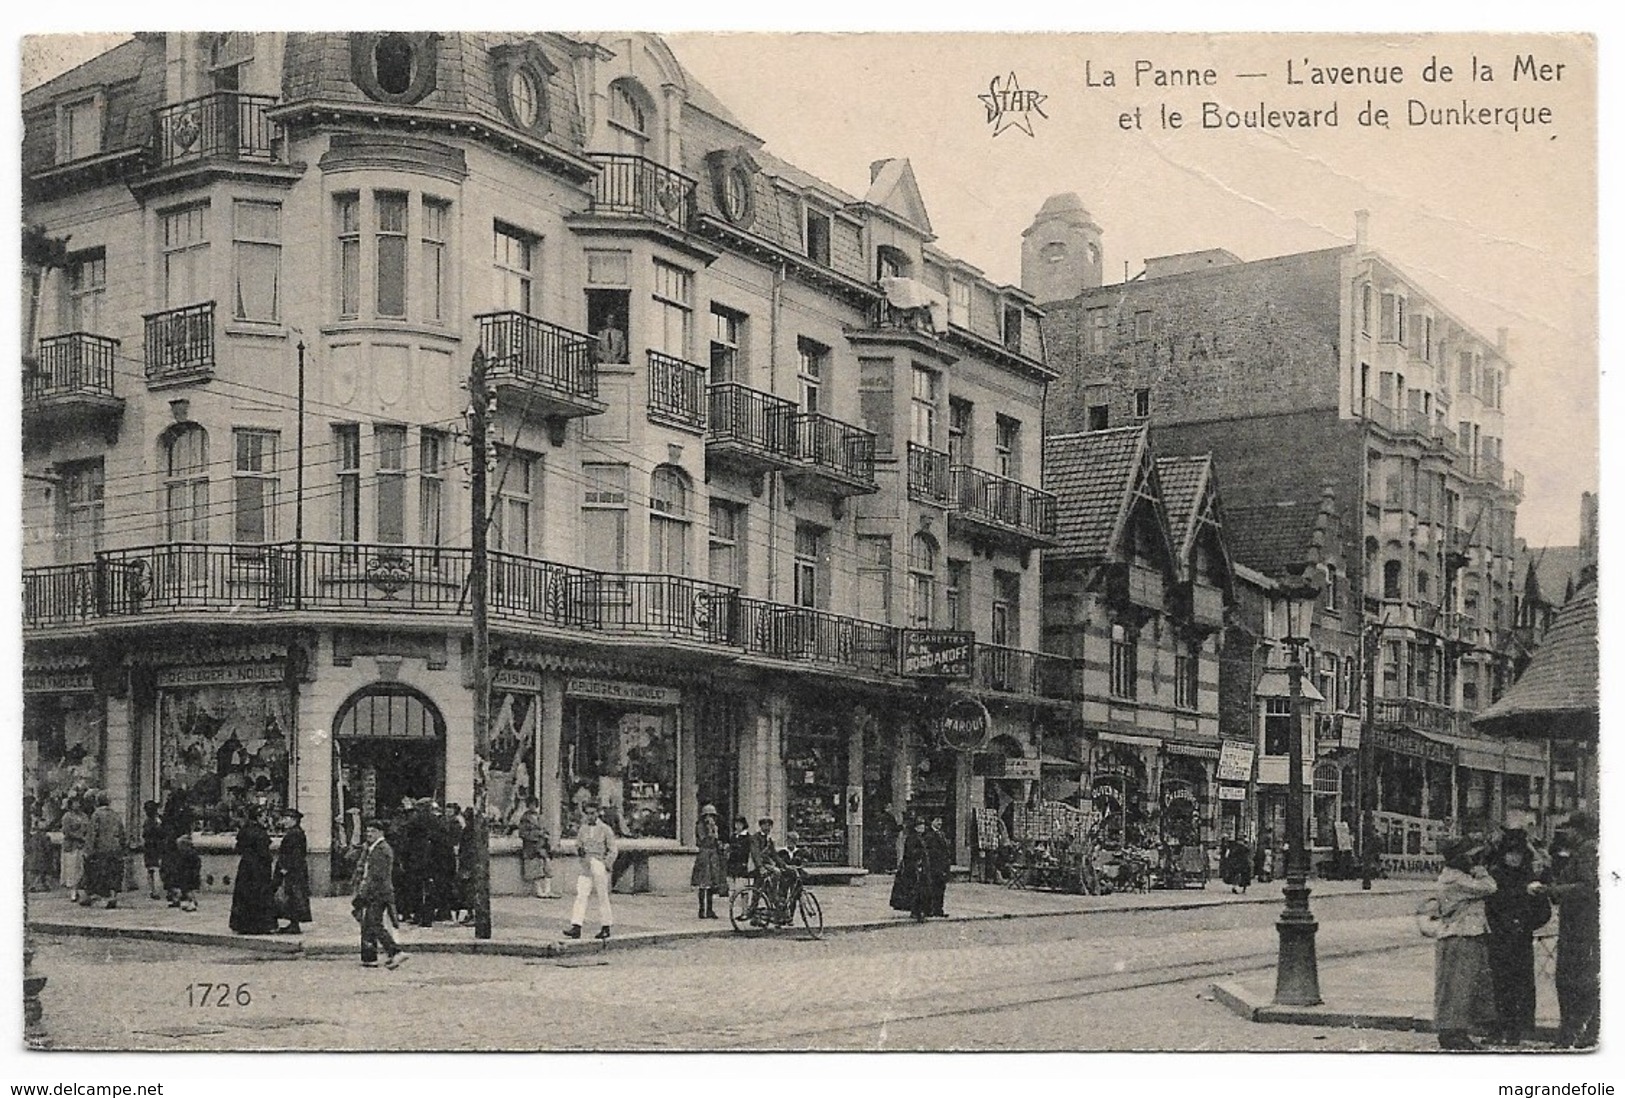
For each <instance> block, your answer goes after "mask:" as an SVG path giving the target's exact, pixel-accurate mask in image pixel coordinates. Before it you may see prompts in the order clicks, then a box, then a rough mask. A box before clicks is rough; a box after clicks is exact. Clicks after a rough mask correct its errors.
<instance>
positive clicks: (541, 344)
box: [474, 309, 608, 419]
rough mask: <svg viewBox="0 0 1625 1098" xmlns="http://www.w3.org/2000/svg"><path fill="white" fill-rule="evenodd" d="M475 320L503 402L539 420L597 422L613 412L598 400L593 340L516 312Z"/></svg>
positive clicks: (488, 372)
mask: <svg viewBox="0 0 1625 1098" xmlns="http://www.w3.org/2000/svg"><path fill="white" fill-rule="evenodd" d="M474 319H475V320H477V321H479V325H480V347H481V348H483V349H484V351H485V356H486V359H485V361H486V377H487V378H488V379H489V381H490V383H491V385H492V386H493V387H494V388H495V389H496V390H497V392H498V395H499V399H503V398H507V399H508V402H509V403H510V404H511V406H513V407H516V408H519V409H522V410H528V412H529V413H530V414H532V415H535V416H537V417H538V418H552V419H575V418H578V417H580V416H595V415H599V414H600V413H602V412H603V411H604V410H605V409H606V408H607V407H608V405H607V404H605V403H604V402H603V401H602V400H599V399H598V367H597V366H596V365H594V363H593V360H592V349H593V341H592V338H591V337H590V336H586V335H583V334H581V333H580V332H573V331H571V330H570V329H568V328H561V327H559V326H558V325H557V324H549V323H548V322H547V321H545V320H538V319H537V318H536V317H533V316H528V315H526V314H525V313H521V312H516V311H514V310H512V309H508V310H504V311H502V312H494V313H481V314H480V315H478V316H476V317H475V318H474Z"/></svg>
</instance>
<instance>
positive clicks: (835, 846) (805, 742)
mask: <svg viewBox="0 0 1625 1098" xmlns="http://www.w3.org/2000/svg"><path fill="white" fill-rule="evenodd" d="M784 750H785V756H784V786H785V799H786V820H785V827H784V830H785V832H786V833H788V832H791V831H794V832H795V833H796V835H797V837H798V838H799V840H800V849H801V850H802V852H803V856H804V857H805V859H806V860H807V861H808V862H809V863H811V864H814V865H840V864H842V863H844V862H845V861H846V761H847V760H846V751H847V745H846V736H845V735H844V733H842V732H841V731H840V730H839V729H837V728H835V727H834V726H828V725H825V726H814V725H804V726H802V727H799V728H793V729H792V730H791V731H790V734H789V735H788V736H787V737H786V739H785V748H784Z"/></svg>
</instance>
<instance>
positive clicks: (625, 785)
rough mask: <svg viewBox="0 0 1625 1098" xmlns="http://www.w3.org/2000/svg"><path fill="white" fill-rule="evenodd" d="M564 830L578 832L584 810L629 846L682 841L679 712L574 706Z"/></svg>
mask: <svg viewBox="0 0 1625 1098" xmlns="http://www.w3.org/2000/svg"><path fill="white" fill-rule="evenodd" d="M563 751H564V803H565V806H566V811H565V819H564V822H563V827H562V829H561V830H562V831H563V833H564V835H565V836H566V837H569V836H573V835H575V833H576V828H577V825H578V824H579V823H580V820H581V805H582V804H584V803H585V802H587V801H589V800H594V799H596V800H597V801H598V803H599V805H600V807H601V814H602V818H603V819H604V820H605V821H606V822H607V823H609V825H610V826H611V827H613V828H614V829H615V832H616V834H618V835H621V836H623V837H625V838H629V839H675V838H677V711H676V710H675V709H648V710H642V709H629V708H626V707H624V706H620V705H612V704H600V703H597V702H585V701H575V702H571V703H570V704H569V705H567V706H566V708H565V717H564V742H563Z"/></svg>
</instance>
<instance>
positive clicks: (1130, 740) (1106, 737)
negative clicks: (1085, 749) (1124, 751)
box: [1095, 732, 1162, 747]
mask: <svg viewBox="0 0 1625 1098" xmlns="http://www.w3.org/2000/svg"><path fill="white" fill-rule="evenodd" d="M1095 738H1096V739H1099V740H1103V741H1105V742H1107V743H1127V744H1133V745H1134V746H1135V747H1161V746H1162V741H1161V740H1160V739H1158V738H1157V737H1156V736H1135V735H1131V734H1130V733H1128V732H1097V733H1095Z"/></svg>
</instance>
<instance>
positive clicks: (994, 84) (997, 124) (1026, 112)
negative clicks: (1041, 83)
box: [976, 72, 1049, 137]
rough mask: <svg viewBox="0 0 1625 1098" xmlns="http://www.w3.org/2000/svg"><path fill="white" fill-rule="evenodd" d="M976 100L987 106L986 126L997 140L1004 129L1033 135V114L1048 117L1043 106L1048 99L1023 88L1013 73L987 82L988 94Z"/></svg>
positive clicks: (979, 96)
mask: <svg viewBox="0 0 1625 1098" xmlns="http://www.w3.org/2000/svg"><path fill="white" fill-rule="evenodd" d="M976 98H978V99H980V100H981V101H982V105H983V106H985V107H987V124H988V125H990V126H992V127H993V136H994V137H997V136H999V135H1000V134H1001V133H1003V132H1004V131H1005V130H1009V129H1017V130H1020V131H1021V132H1022V133H1024V134H1026V135H1027V136H1028V137H1032V136H1034V134H1033V115H1035V114H1036V115H1037V116H1038V117H1039V118H1048V117H1049V115H1047V114H1045V113H1044V107H1043V103H1044V100H1046V99H1048V98H1049V96H1047V95H1044V94H1043V93H1041V92H1038V91H1035V90H1033V89H1030V88H1023V87H1022V86H1021V82H1020V81H1019V80H1017V79H1016V74H1015V73H1014V72H1012V73H1010V74H1009V75H1008V76H1005V77H1002V78H1001V77H997V76H995V77H994V78H993V79H992V80H990V81H988V84H987V91H986V92H985V93H983V94H982V95H978V96H977V97H976Z"/></svg>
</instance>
